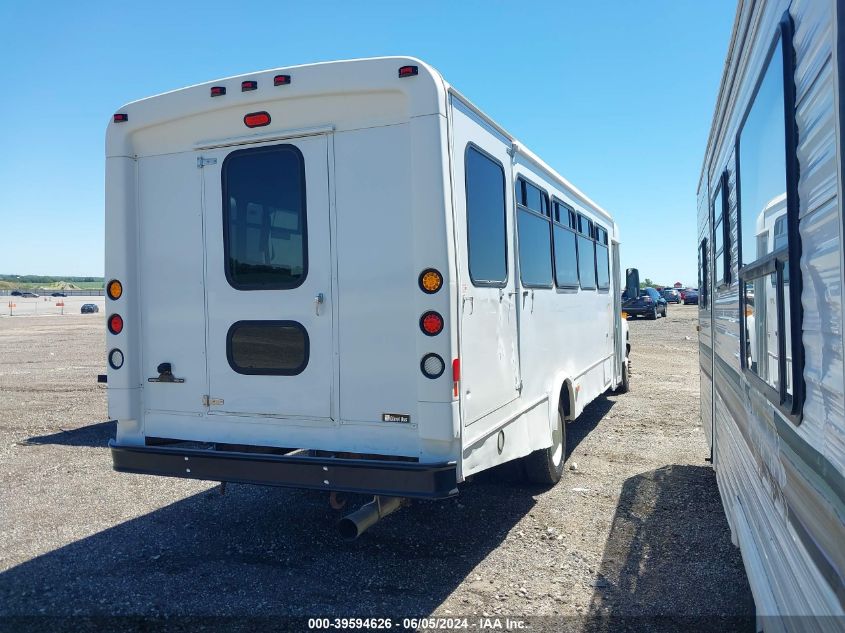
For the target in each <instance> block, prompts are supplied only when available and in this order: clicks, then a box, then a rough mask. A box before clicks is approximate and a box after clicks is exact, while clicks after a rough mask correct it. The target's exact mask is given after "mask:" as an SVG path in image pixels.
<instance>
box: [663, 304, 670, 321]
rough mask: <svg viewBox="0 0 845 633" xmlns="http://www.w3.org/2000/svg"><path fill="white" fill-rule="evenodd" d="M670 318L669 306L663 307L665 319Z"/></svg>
mask: <svg viewBox="0 0 845 633" xmlns="http://www.w3.org/2000/svg"><path fill="white" fill-rule="evenodd" d="M668 316H669V306H663V318H664V319H665V318H666V317H668Z"/></svg>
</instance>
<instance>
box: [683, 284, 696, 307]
mask: <svg viewBox="0 0 845 633" xmlns="http://www.w3.org/2000/svg"><path fill="white" fill-rule="evenodd" d="M684 305H698V290H694V289H692V288H687V291H686V292H685V293H684Z"/></svg>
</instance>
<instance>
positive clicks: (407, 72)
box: [399, 66, 420, 79]
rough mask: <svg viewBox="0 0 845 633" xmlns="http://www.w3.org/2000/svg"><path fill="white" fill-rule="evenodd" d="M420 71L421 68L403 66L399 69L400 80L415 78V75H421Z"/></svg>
mask: <svg viewBox="0 0 845 633" xmlns="http://www.w3.org/2000/svg"><path fill="white" fill-rule="evenodd" d="M419 74H420V69H419V66H401V67H400V68H399V78H400V79H402V78H403V77H413V76H414V75H419Z"/></svg>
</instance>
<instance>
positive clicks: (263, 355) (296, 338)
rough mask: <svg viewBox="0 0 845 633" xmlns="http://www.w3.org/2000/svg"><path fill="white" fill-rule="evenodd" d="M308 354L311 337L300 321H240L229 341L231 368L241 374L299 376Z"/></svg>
mask: <svg viewBox="0 0 845 633" xmlns="http://www.w3.org/2000/svg"><path fill="white" fill-rule="evenodd" d="M308 353H309V345H308V333H307V332H306V331H305V328H304V327H302V325H301V324H299V323H297V322H296V321H238V322H237V323H235V324H233V325H232V327H231V328H229V334H228V336H227V337H226V356H227V358H228V359H229V365H230V366H231V367H232V369H234V370H235V371H236V372H238V373H239V374H264V375H275V376H278V375H282V376H285V375H287V376H292V375H295V374H299V373H301V372H302V370H304V369H305V366H306V365H307V364H308Z"/></svg>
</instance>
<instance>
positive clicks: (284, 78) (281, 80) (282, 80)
mask: <svg viewBox="0 0 845 633" xmlns="http://www.w3.org/2000/svg"><path fill="white" fill-rule="evenodd" d="M289 83H290V75H276V76H275V77H273V85H274V86H287V85H288V84H289Z"/></svg>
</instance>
